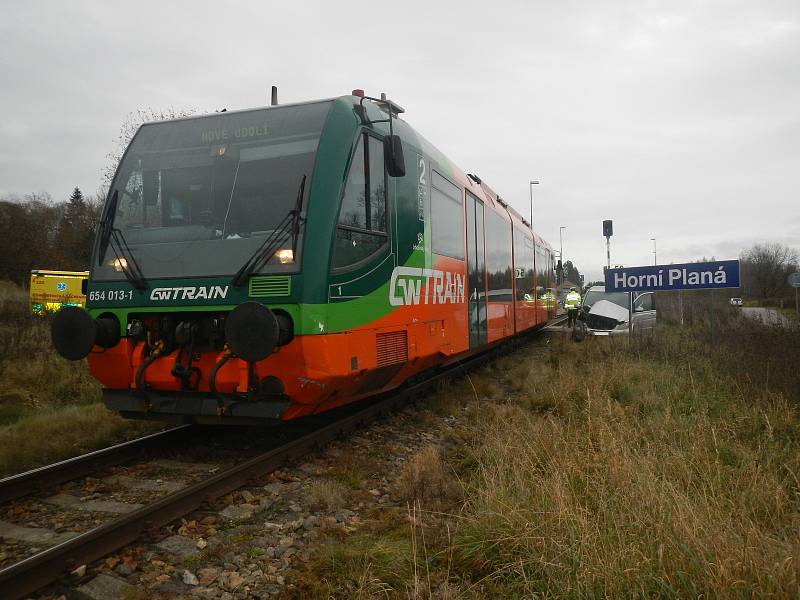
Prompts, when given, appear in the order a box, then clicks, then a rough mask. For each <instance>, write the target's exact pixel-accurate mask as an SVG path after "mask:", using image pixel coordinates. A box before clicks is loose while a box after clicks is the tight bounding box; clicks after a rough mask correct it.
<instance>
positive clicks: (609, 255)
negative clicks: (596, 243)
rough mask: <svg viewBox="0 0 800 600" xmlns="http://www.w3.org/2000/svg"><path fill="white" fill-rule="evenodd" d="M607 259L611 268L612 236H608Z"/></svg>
mask: <svg viewBox="0 0 800 600" xmlns="http://www.w3.org/2000/svg"><path fill="white" fill-rule="evenodd" d="M606 261H607V266H608V268H609V269H610V268H611V238H610V237H607V238H606Z"/></svg>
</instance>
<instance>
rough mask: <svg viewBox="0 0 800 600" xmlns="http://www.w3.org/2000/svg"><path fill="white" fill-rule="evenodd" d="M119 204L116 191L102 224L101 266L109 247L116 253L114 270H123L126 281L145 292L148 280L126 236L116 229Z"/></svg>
mask: <svg viewBox="0 0 800 600" xmlns="http://www.w3.org/2000/svg"><path fill="white" fill-rule="evenodd" d="M118 202H119V193H118V190H114V195H113V196H111V200H110V202H109V203H108V210H107V211H106V218H105V219H104V220H103V221H102V222H101V223H100V247H99V248H98V250H99V252H98V256H97V258H98V260H97V264H98V265H99V266H102V265H103V260H104V259H105V257H106V253H107V252H108V247H109V246H111V250H113V251H114V256H115V257H116V262H115V265H114V268H116V269H118V270H121V271H122V273H123V275H125V279H127V280H128V282H129V283H130V284H131V285H132V286H133V287H135V288H136V289H137V290H143V289H145V288H146V287H147V280H146V279H145V278H144V274H143V273H142V269H141V267H139V263H138V262H136V257H135V256H134V255H133V252H132V251H131V249H130V246H128V242H126V241H125V236H124V235H122V232H121V231H120V230H119V229H116V228H115V227H114V217H115V216H116V214H117V203H118Z"/></svg>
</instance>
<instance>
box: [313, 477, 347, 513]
mask: <svg viewBox="0 0 800 600" xmlns="http://www.w3.org/2000/svg"><path fill="white" fill-rule="evenodd" d="M305 493H306V498H307V500H308V503H309V506H310V507H311V508H312V509H314V510H323V509H324V510H328V511H332V510H336V509H339V508H343V507H344V506H345V504H346V502H347V498H348V495H349V494H348V489H347V488H346V487H345V486H344V485H343V484H341V483H339V482H338V481H333V480H330V479H319V480H315V481H312V482H311V484H310V485H309V486H308V489H306V491H305Z"/></svg>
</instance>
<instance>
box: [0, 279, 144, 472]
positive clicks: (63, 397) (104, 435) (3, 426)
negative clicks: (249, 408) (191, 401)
mask: <svg viewBox="0 0 800 600" xmlns="http://www.w3.org/2000/svg"><path fill="white" fill-rule="evenodd" d="M0 339H1V340H2V344H0V474H3V475H5V474H10V473H15V472H20V471H24V470H26V469H29V468H32V467H35V466H39V465H42V464H46V463H48V462H52V461H54V460H59V459H63V458H68V457H70V456H74V455H76V454H80V453H81V452H86V451H89V450H93V449H96V448H98V447H102V446H105V445H108V444H110V443H113V442H115V441H121V440H123V439H127V438H130V437H135V436H136V435H140V434H142V433H143V432H151V431H154V430H155V429H157V428H158V427H159V426H158V425H155V424H150V423H148V424H143V423H133V422H130V421H125V420H123V419H121V418H120V417H118V416H116V415H114V414H112V413H110V412H108V411H107V410H105V408H103V407H102V406H101V404H100V403H99V402H100V384H99V383H98V382H97V381H96V380H95V379H94V378H93V377H92V376H91V374H90V373H89V369H88V367H87V365H86V362H85V361H80V362H70V361H67V360H65V359H63V358H61V357H60V356H58V354H56V352H55V350H53V348H52V343H51V341H50V318H49V317H39V316H35V315H32V314H31V313H30V310H29V306H28V302H27V296H26V295H25V294H24V293H23V292H22V291H21V290H20V289H19V288H16V287H11V286H8V285H6V286H2V287H1V288H0Z"/></svg>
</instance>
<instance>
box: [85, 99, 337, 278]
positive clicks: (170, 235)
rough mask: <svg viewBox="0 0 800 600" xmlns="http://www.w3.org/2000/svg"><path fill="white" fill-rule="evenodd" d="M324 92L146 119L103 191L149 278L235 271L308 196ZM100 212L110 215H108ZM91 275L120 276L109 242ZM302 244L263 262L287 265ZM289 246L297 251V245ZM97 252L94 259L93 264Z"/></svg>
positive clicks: (272, 267)
mask: <svg viewBox="0 0 800 600" xmlns="http://www.w3.org/2000/svg"><path fill="white" fill-rule="evenodd" d="M330 105H331V103H330V102H327V101H326V102H316V103H309V104H300V105H288V106H278V107H272V108H269V109H260V110H252V111H245V112H238V113H219V114H216V115H212V116H205V117H199V118H190V119H181V120H175V121H166V122H163V123H150V124H146V125H144V126H142V127H141V128H140V130H139V132H138V133H137V134H136V136H135V137H134V139H133V141H132V142H131V145H130V147H129V148H128V150H127V152H126V154H125V157H124V158H123V160H122V162H121V163H120V166H119V168H118V170H117V174H116V176H115V178H114V181H113V183H112V187H111V193H110V194H109V198H112V197H113V195H114V192H116V193H117V195H118V199H117V201H116V203H115V207H114V204H113V203H110V204H109V207H108V208H107V209H106V210H107V211H108V210H109V209H114V208H115V214H114V215H113V225H114V228H116V229H118V230H119V231H120V233H121V234H122V237H123V238H124V240H125V242H126V243H127V245H128V246H129V247H130V250H131V254H132V255H133V258H134V259H135V260H136V262H137V263H138V265H139V266H140V267H141V270H142V272H143V273H144V275H145V276H146V277H147V278H148V279H149V278H158V277H161V278H167V277H192V276H195V277H197V276H225V275H232V274H234V273H235V272H236V271H237V269H239V268H240V267H241V266H242V264H243V263H244V262H245V261H247V260H248V258H249V257H250V256H252V254H253V253H254V252H255V251H257V250H258V248H259V246H260V245H261V244H262V243H263V242H264V240H265V239H266V237H267V236H269V235H270V234H271V233H272V232H273V231H274V230H275V229H276V227H278V226H279V224H280V223H281V222H282V221H283V220H284V218H285V217H286V216H287V214H289V212H290V211H292V210H293V209H294V208H295V207H296V206H297V204H298V199H299V200H300V202H304V198H303V197H302V196H307V194H308V190H309V188H310V183H311V175H312V171H313V167H314V158H315V155H316V151H317V146H318V143H319V137H320V134H321V132H322V128H323V125H324V122H325V118H326V117H327V114H328V111H329V109H330ZM106 217H108V215H106ZM97 246H98V245H96V247H95V259H94V261H93V262H94V264H93V273H92V277H93V278H94V279H95V280H115V279H123V278H124V273H123V269H122V268H120V267H121V266H120V264H119V263H120V260H121V259H120V258H118V257H117V255H116V254H115V253H114V252H111V251H109V252H106V253H105V255H104V256H98V253H99V248H98V247H97ZM301 247H302V246H301V244H294V248H293V244H292V240H286V242H285V244H283V245H282V247H281V248H280V249H279V250H278V251H277V252H276V253H275V254H274V255H273V257H272V258H271V259H270V261H269V262H268V263H267V265H266V266H264V267H263V268H262V269H261V271H267V272H292V271H295V270H297V268H298V265H299V263H300V256H299V253H300V249H301ZM296 254H297V255H296ZM100 258H102V263H101V264H98V262H100V261H99V259H100Z"/></svg>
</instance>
